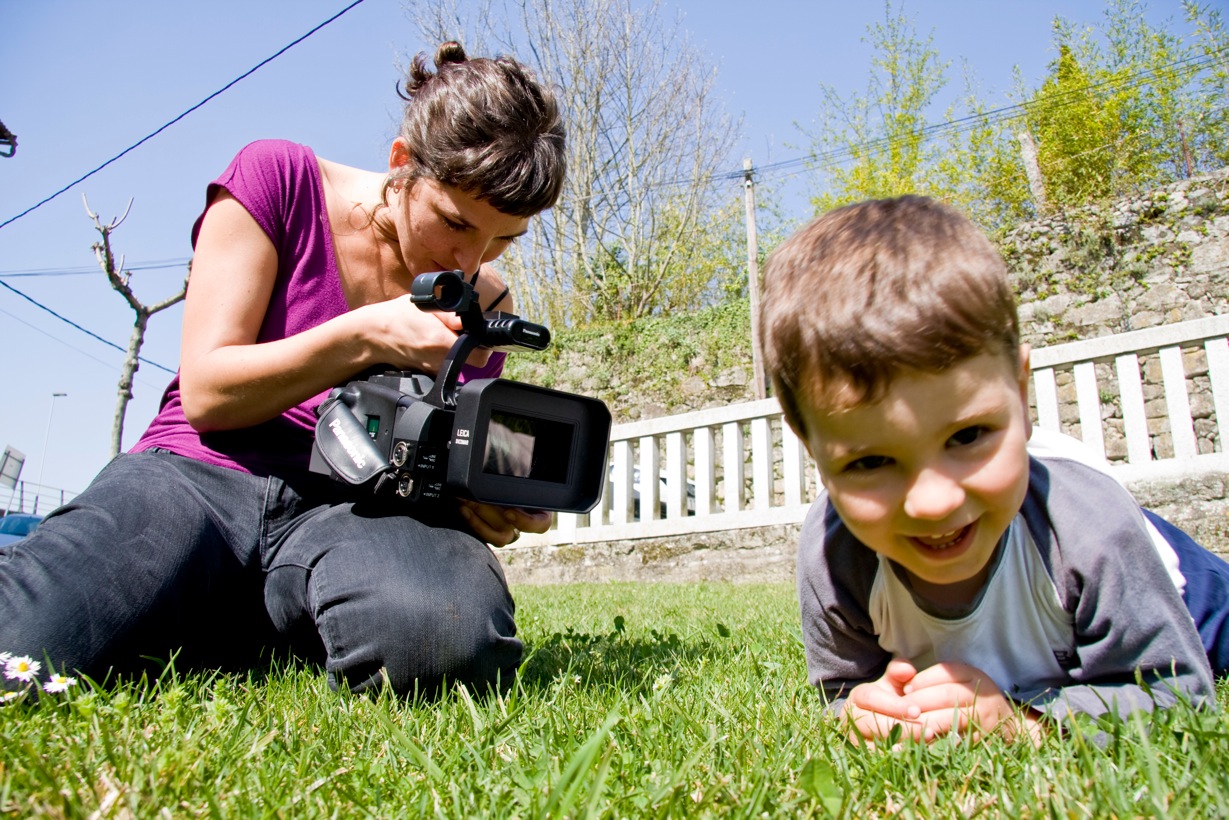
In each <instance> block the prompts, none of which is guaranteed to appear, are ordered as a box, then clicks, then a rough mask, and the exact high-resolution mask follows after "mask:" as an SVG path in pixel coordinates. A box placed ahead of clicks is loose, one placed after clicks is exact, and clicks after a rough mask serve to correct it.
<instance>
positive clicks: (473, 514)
mask: <svg viewBox="0 0 1229 820" xmlns="http://www.w3.org/2000/svg"><path fill="white" fill-rule="evenodd" d="M461 516H462V517H463V518H464V519H465V521H466V523H468V524H469V526H470V529H472V530H473V531H474V534H475V535H477V536H478V537H479V538H481V539H482V540H483V541H486V542H487V543H488V544H491V545H492V546H495V547H506V546H508V545H509V544H511V543H512V542H514V541H516V539H518V538H520V537H521V533H522V532H546V531H547V530H548V529H550V522H551V514H550V513H549V512H546V511H545V510H526V509H523V508H521V507H497V506H495V505H494V504H483V503H480V502H478V501H465V500H462V501H461Z"/></svg>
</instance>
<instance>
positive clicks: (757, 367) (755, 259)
mask: <svg viewBox="0 0 1229 820" xmlns="http://www.w3.org/2000/svg"><path fill="white" fill-rule="evenodd" d="M743 204H744V205H745V206H746V210H747V292H748V293H750V295H751V367H752V369H753V370H754V371H755V397H756V398H757V399H763V398H767V396H768V390H767V387H766V385H765V380H764V362H763V361H762V360H761V359H760V345H759V340H760V246H759V240H758V239H757V238H756V235H755V177H754V173H753V171H752V168H751V157H744V158H743Z"/></svg>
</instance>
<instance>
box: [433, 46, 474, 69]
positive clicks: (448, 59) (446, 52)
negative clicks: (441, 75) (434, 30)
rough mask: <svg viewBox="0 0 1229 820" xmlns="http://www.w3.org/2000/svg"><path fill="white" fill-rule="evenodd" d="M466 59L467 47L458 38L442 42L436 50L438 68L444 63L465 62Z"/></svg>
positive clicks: (436, 65)
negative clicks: (463, 46) (462, 45)
mask: <svg viewBox="0 0 1229 820" xmlns="http://www.w3.org/2000/svg"><path fill="white" fill-rule="evenodd" d="M465 60H466V57H465V49H464V48H462V47H461V44H460V43H458V42H457V41H456V40H449V41H448V42H446V43H441V44H440V47H439V48H438V49H437V50H436V52H435V67H436V69H437V70H438V69H440V68H442V67H443V65H444V63H463V62H465Z"/></svg>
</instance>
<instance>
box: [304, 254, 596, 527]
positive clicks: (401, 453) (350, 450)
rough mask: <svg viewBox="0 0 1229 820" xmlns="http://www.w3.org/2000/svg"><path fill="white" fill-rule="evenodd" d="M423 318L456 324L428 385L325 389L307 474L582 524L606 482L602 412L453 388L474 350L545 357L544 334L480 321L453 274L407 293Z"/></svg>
mask: <svg viewBox="0 0 1229 820" xmlns="http://www.w3.org/2000/svg"><path fill="white" fill-rule="evenodd" d="M410 301H412V302H413V303H414V304H416V305H418V307H419V308H421V309H422V310H428V311H446V312H451V313H456V314H457V315H458V316H460V317H461V325H462V330H461V333H460V334H459V335H458V336H457V341H456V343H455V344H453V346H452V349H451V350H450V351H449V352H448V356H447V357H446V358H445V359H444V364H443V365H442V366H441V368H440V372H439V374H438V375H437V376H436V377H435V378H434V379H433V378H431V377H430V376H428V375H426V374H423V373H416V372H413V371H390V372H385V373H380V374H377V375H372V376H369V377H368V378H366V379H360V380H356V381H351V382H349V383H348V384H346V385H345V386H344V387H338V388H335V389H333V391H332V392H330V393H329V396H328V398H327V399H326V400H325V401H324V402H323V403H322V404H321V405H320V407H319V408H318V409H317V411H316V414H317V417H318V419H317V422H316V440H315V442H314V443H313V444H312V453H311V463H310V469H311V470H312V472H316V473H323V474H325V475H331V476H332V477H333V478H335V479H337V480H339V481H342V482H345V483H347V484H351V485H354V486H365V485H367V484H369V483H370V484H371V488H372V491H373V492H374V493H375V494H376V495H377V496H380V497H385V498H388V499H390V500H398V501H402V502H405V503H415V502H422V501H438V500H439V499H441V498H443V497H444V495H445V494H451V495H453V496H457V497H460V498H470V499H473V500H475V501H482V502H485V503H488V504H498V505H501V506H507V507H527V508H533V509H539V510H555V511H558V512H574V513H586V512H588V511H589V510H591V509H593V507H594V505H595V504H597V501H598V499H599V498H600V497H601V494H602V487H603V484H604V482H605V480H606V450H607V447H608V446H609V444H610V421H611V418H610V411H609V410H608V409H607V408H606V405H605V404H604V403H602V402H601V401H599V400H597V399H592V398H588V397H586V396H578V395H575V394H572V393H563V392H560V391H558V390H549V389H547V388H545V387H535V386H533V385H529V384H524V383H522V382H515V381H510V380H507V379H475V380H474V381H469V382H466V383H465V384H462V385H460V386H459V387H458V386H457V381H458V376H459V375H460V373H461V366H462V365H463V364H464V363H465V359H466V358H467V357H468V356H469V354H470V353H471V352H472V351H473V350H474V349H475V348H477V347H486V348H490V349H493V350H543V349H544V348H545V347H546V346H547V345H548V344H550V331H549V330H547V329H546V328H545V327H543V326H542V325H536V324H533V323H532V322H526V321H525V320H523V319H521V318H520V317H518V316H516V315H514V314H511V313H500V312H488V313H484V312H483V311H482V308H481V306H480V305H479V303H478V299H477V296H476V294H475V292H474V288H473V286H472V285H471V284H469V283H468V282H466V281H465V279H464V276H463V274H462V272H461V271H442V272H440V273H424V274H421V275H419V276H416V277H415V278H414V281H413V283H412V284H411V286H410Z"/></svg>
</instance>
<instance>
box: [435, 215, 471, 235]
mask: <svg viewBox="0 0 1229 820" xmlns="http://www.w3.org/2000/svg"><path fill="white" fill-rule="evenodd" d="M441 219H443V220H444V224H445V225H447V226H448V230H450V231H457V232H458V233H460V232H461V231H463V230H465V228H466V227H467V226H466V225H464V224H463V223H461V222H456V221H454V220H451V219H449V218H448V217H446V216H445V217H441Z"/></svg>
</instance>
